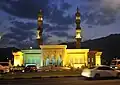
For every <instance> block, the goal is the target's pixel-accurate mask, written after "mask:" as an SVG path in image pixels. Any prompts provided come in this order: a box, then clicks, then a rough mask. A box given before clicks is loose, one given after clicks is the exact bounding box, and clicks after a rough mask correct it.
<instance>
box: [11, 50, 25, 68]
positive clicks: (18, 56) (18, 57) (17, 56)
mask: <svg viewBox="0 0 120 85" xmlns="http://www.w3.org/2000/svg"><path fill="white" fill-rule="evenodd" d="M13 55H14V66H17V65H19V66H22V64H23V53H22V52H21V51H18V52H13Z"/></svg>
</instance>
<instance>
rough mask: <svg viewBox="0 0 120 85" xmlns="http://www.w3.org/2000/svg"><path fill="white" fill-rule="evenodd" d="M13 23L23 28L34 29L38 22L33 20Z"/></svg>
mask: <svg viewBox="0 0 120 85" xmlns="http://www.w3.org/2000/svg"><path fill="white" fill-rule="evenodd" d="M12 23H13V24H14V25H15V26H16V27H18V28H19V29H23V30H32V29H35V28H37V24H36V23H32V22H28V23H24V22H19V21H13V22H12Z"/></svg>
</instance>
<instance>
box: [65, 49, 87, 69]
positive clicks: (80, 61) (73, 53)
mask: <svg viewBox="0 0 120 85" xmlns="http://www.w3.org/2000/svg"><path fill="white" fill-rule="evenodd" d="M66 51H67V56H66V64H67V65H70V66H72V67H74V68H78V67H79V68H81V66H85V65H87V64H88V52H89V49H67V50H66Z"/></svg>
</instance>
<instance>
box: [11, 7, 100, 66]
mask: <svg viewBox="0 0 120 85" xmlns="http://www.w3.org/2000/svg"><path fill="white" fill-rule="evenodd" d="M75 17H76V18H75V23H76V37H75V39H76V47H75V48H74V49H68V48H67V45H43V40H44V39H43V37H42V32H43V28H42V25H43V14H42V11H39V13H38V20H37V23H38V29H37V33H36V34H37V36H36V38H37V41H38V44H39V47H40V49H28V50H22V52H20V51H19V52H13V55H14V66H17V65H19V66H21V65H25V64H33V63H35V64H37V65H39V66H40V67H42V66H49V65H57V66H71V67H74V68H77V67H81V66H88V65H89V66H93V65H94V66H96V65H101V54H102V52H98V51H90V49H81V39H82V37H81V27H80V22H81V18H80V12H79V9H78V8H77V12H76V13H75Z"/></svg>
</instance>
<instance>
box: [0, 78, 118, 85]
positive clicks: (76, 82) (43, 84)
mask: <svg viewBox="0 0 120 85" xmlns="http://www.w3.org/2000/svg"><path fill="white" fill-rule="evenodd" d="M96 84H97V85H120V80H119V79H116V80H84V79H83V78H79V77H73V78H42V79H17V80H0V85H96Z"/></svg>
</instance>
